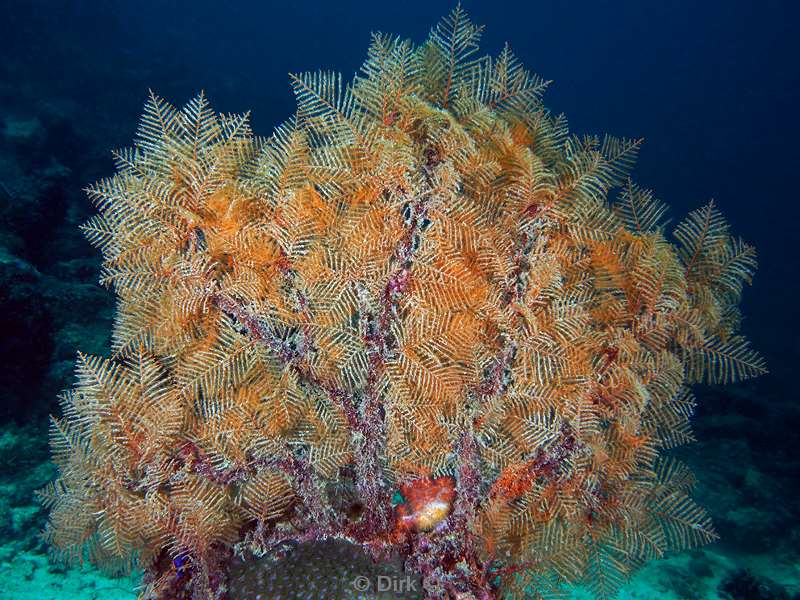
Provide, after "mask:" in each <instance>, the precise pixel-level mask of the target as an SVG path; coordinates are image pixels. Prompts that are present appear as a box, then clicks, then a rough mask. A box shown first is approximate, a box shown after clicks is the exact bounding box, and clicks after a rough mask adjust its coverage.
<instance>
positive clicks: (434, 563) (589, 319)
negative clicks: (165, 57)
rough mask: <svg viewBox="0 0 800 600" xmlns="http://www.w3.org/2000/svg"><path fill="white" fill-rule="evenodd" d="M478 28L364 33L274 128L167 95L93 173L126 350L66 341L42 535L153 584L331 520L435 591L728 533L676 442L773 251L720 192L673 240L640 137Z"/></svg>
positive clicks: (176, 591)
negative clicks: (552, 85) (91, 348)
mask: <svg viewBox="0 0 800 600" xmlns="http://www.w3.org/2000/svg"><path fill="white" fill-rule="evenodd" d="M480 34H481V28H480V27H477V26H475V25H474V24H472V23H471V22H470V21H469V20H468V18H467V16H466V14H465V13H464V11H463V10H462V9H461V8H460V7H459V8H456V9H455V10H454V11H453V12H452V13H451V14H450V15H449V16H448V17H447V18H445V19H444V20H443V22H442V23H441V24H439V25H438V26H437V27H435V28H434V29H433V31H432V32H431V35H430V37H429V39H428V41H427V42H425V43H424V44H423V45H421V46H419V47H414V46H413V45H412V44H411V43H409V42H406V41H403V40H399V39H396V38H393V37H390V36H386V35H382V34H376V35H374V36H373V39H372V45H371V47H370V49H369V54H368V58H367V61H366V63H365V64H364V66H363V67H362V70H361V72H360V73H359V74H358V76H357V77H356V78H355V79H354V80H353V81H352V82H351V83H350V84H345V83H343V82H342V79H341V77H340V76H338V75H335V74H332V73H327V72H320V73H312V74H301V75H294V76H292V78H291V79H292V86H293V87H294V91H295V94H296V96H297V102H298V109H297V113H296V115H295V116H294V117H293V118H292V119H290V120H289V121H288V122H287V123H285V124H283V125H281V126H280V127H278V128H277V129H276V130H275V133H274V134H273V135H272V137H270V138H269V139H261V138H258V137H254V136H253V135H252V133H251V131H250V128H249V125H248V118H247V115H241V116H239V115H217V114H215V113H214V112H213V111H212V110H211V109H210V107H209V104H208V102H207V100H206V98H205V96H204V95H202V94H201V95H200V96H198V97H197V98H195V99H194V100H192V101H191V102H190V103H189V104H188V105H187V106H186V107H184V108H183V109H180V110H178V109H176V108H175V107H173V106H171V105H170V104H168V103H167V102H165V101H164V100H162V99H160V98H158V97H157V96H155V95H152V94H151V97H150V99H149V101H148V102H147V105H146V107H145V114H144V116H143V118H142V124H141V127H140V129H139V132H138V134H137V137H136V142H135V145H134V147H133V148H132V149H127V150H123V151H119V152H117V153H116V154H115V156H116V160H117V174H116V175H114V176H113V177H111V178H110V179H107V180H104V181H101V182H99V183H98V184H96V185H94V186H92V187H91V188H90V189H89V195H90V196H91V198H92V200H93V201H94V202H95V204H96V205H97V207H98V210H99V214H98V215H97V216H95V217H94V218H93V219H92V220H91V221H89V222H88V223H87V224H86V225H85V226H84V230H85V232H86V234H87V236H88V238H89V239H90V240H91V241H92V243H94V244H95V245H96V246H97V247H99V248H100V249H101V251H102V253H103V257H104V264H103V272H102V276H101V281H102V283H103V284H104V285H107V286H109V287H110V288H112V289H113V290H114V292H115V293H116V295H117V298H118V304H117V314H116V320H115V323H114V332H113V356H112V357H111V358H109V359H100V358H94V357H87V356H83V355H81V356H79V358H78V366H77V376H78V381H77V385H76V387H75V389H74V390H73V391H71V392H68V393H66V394H65V395H64V396H63V399H62V405H63V411H64V415H63V417H62V418H58V419H55V418H54V419H53V427H52V439H53V455H54V459H55V461H56V462H57V464H58V465H59V467H60V469H61V473H60V476H59V478H58V480H57V481H56V482H55V483H53V484H52V485H51V486H49V487H48V488H47V489H46V490H44V491H42V493H41V495H42V498H43V500H44V502H45V504H46V505H47V506H48V507H49V508H50V510H51V519H50V523H49V525H48V528H47V531H46V534H45V535H46V538H47V539H48V540H49V541H50V543H51V544H52V547H53V548H54V549H56V550H57V551H58V552H60V553H62V554H64V555H65V556H67V557H69V558H72V559H81V558H82V557H83V556H85V553H88V555H89V556H90V557H91V558H92V559H94V560H96V561H98V562H101V563H106V564H108V563H111V562H114V564H117V563H119V561H123V562H125V563H127V564H131V563H136V564H138V565H140V566H141V567H143V568H144V569H145V570H146V578H145V587H144V591H143V592H142V597H143V598H181V597H193V598H212V597H219V596H221V595H222V594H223V593H224V591H225V590H226V589H229V586H228V584H227V581H228V578H229V576H230V573H229V570H230V565H231V564H232V562H233V563H235V565H236V567H235V569H234V571H235V575H234V583H233V588H232V589H234V590H236V589H239V590H250V589H251V587H252V585H254V583H253V582H257V581H258V580H259V579H258V571H259V570H262V575H264V573H266V572H267V571H268V573H269V575H268V576H266V575H264V577H266V579H264V577H262V579H264V580H265V581H266V580H267V579H270V578H272V579H273V580H274V577H275V576H276V574H278V575H280V574H281V573H289V572H290V571H291V569H288V568H287V569H280V568H277V570H276V569H275V568H273V567H271V566H264V565H265V564H268V565H272V564H273V562H274V560H278V558H276V557H280V556H282V555H284V554H286V552H287V551H288V550H287V549H289V548H292V547H298V548H300V547H302V548H303V549H304V550H303V551H302V552H304V553H305V554H303V556H305V555H306V554H307V555H309V556H311V555H314V552H318V549H316V550H315V549H314V544H321V545H323V546H324V545H325V544H329V545H331V544H332V545H331V547H332V548H341V547H344V548H348V550H347V552H351V549H352V548H353V547H356V549H357V550H358V551H359V552H363V553H366V555H368V556H370V557H372V559H374V560H376V561H384V562H386V561H392V560H394V561H400V564H402V565H403V567H404V568H405V569H406V570H407V571H408V572H410V573H411V574H413V576H414V577H419V580H420V582H421V585H422V587H423V589H424V594H425V595H426V597H428V598H445V597H447V598H462V599H463V598H499V597H522V596H523V595H525V594H534V595H547V594H549V593H556V592H558V591H559V590H561V589H563V587H564V586H565V585H567V584H571V583H578V582H583V583H586V584H587V585H588V586H589V587H590V588H591V589H592V590H593V591H594V592H595V593H596V595H597V596H599V597H608V596H610V595H613V593H614V592H615V590H616V589H618V588H619V586H620V585H621V584H622V583H623V581H624V580H625V577H626V576H627V575H628V573H629V572H630V571H631V570H632V569H633V568H635V567H637V566H639V565H641V564H642V563H643V562H645V561H647V560H650V559H653V558H657V557H659V556H661V555H662V554H663V553H664V552H665V551H666V550H667V549H668V548H686V547H692V546H696V545H698V544H703V543H706V542H708V541H710V540H713V539H714V538H715V534H714V531H713V529H712V526H711V523H710V521H709V519H708V517H707V516H706V514H705V512H704V511H703V509H701V508H699V507H698V506H697V505H695V504H694V502H693V501H692V500H691V499H690V498H689V496H688V493H689V491H690V489H691V486H692V481H693V479H692V476H691V474H690V472H689V470H688V469H687V467H686V466H685V465H683V464H681V463H680V462H678V461H676V460H674V459H671V458H668V457H665V456H664V451H665V450H668V449H670V448H672V447H674V446H676V445H678V444H682V443H684V442H687V441H689V440H691V439H692V433H691V429H690V426H689V418H690V416H691V414H692V410H693V407H694V400H693V398H692V395H691V391H690V389H689V387H688V386H689V385H690V384H691V383H693V382H698V381H712V382H728V381H733V380H737V379H741V378H744V377H750V376H754V375H758V374H760V373H762V372H764V364H763V361H762V359H761V358H760V357H759V356H758V355H757V354H756V353H755V352H754V351H753V350H751V349H750V348H749V346H748V345H747V342H746V341H744V339H743V338H742V337H741V336H740V334H739V333H738V332H737V327H738V321H739V319H738V312H737V305H738V301H739V297H740V294H741V291H742V286H743V284H744V283H749V282H750V279H751V277H752V273H753V270H754V268H755V253H754V251H753V249H752V248H751V247H750V246H748V245H746V244H744V243H743V242H741V241H740V240H738V239H737V238H732V237H731V236H730V235H729V233H728V227H727V224H726V223H725V221H724V219H723V218H722V216H721V215H720V213H719V212H718V211H717V209H716V207H715V205H714V204H713V203H710V204H709V205H707V206H706V207H704V208H702V209H700V210H699V211H696V212H694V213H692V214H691V215H690V216H689V217H688V218H687V219H686V221H684V222H682V223H681V224H680V225H678V227H677V229H676V231H675V238H676V240H677V243H675V244H673V243H672V242H670V240H669V239H668V238H667V237H666V233H665V224H664V214H665V207H664V205H663V204H661V203H660V202H659V201H658V200H656V199H655V197H654V195H653V193H652V192H650V191H648V190H646V189H643V188H641V187H639V186H638V185H636V184H635V183H633V182H632V181H631V180H630V179H629V177H630V172H631V168H632V166H633V164H634V162H635V159H636V155H637V153H638V151H639V147H640V145H641V141H640V140H626V139H616V138H611V137H604V138H602V139H601V138H596V137H591V136H589V137H578V136H574V135H570V134H569V133H568V130H567V125H566V121H565V120H564V118H563V117H560V116H559V117H554V116H552V115H551V114H550V113H549V112H548V111H547V110H546V109H545V108H544V106H543V105H542V103H541V100H540V98H541V94H542V92H543V91H544V89H545V87H546V85H547V82H546V81H544V80H543V79H541V78H539V77H538V76H536V75H533V74H531V73H530V72H528V71H527V70H525V69H524V68H523V67H522V66H521V64H520V63H519V61H518V60H517V59H516V58H515V57H514V55H513V54H512V52H511V50H510V49H509V48H508V47H506V48H505V49H504V50H503V51H502V52H501V54H500V56H499V57H497V58H487V57H484V58H480V57H478V56H477V54H476V53H477V49H478V42H479V39H480ZM610 197H616V200H615V201H614V202H611V203H609V198H610ZM325 540H328V541H325ZM331 540H333V541H331ZM348 544H349V546H348ZM321 547H322V546H321ZM324 547H327V546H324ZM234 555H237V556H238V558H236V559H235V560H234V558H233V557H234ZM248 557H249V558H248ZM257 557H265V558H257ZM265 560H266V561H267V562H266V563H265V562H264V561H265ZM284 560H290V559H284ZM295 562H296V557H295ZM286 564H294V563H286ZM248 569H251V570H252V573H250V574H248ZM264 569H266V570H267V571H263V570H264ZM253 573H255V574H253ZM287 576H288V575H287ZM334 580H336V581H339V583H341V578H338V579H337V578H335V577H334ZM237 582H244V583H237ZM270 585H278V584H275V582H274V581H272V583H271V584H270ZM237 586H238V587H237ZM280 586H283V584H279V587H280ZM285 587H286V586H283V588H285ZM283 588H282V589H283ZM275 589H277V588H275ZM303 589H305V588H303ZM267 591H268V590H264V592H263V593H267ZM253 593H258V592H257V591H253ZM237 597H238V596H237Z"/></svg>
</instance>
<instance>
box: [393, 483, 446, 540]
mask: <svg viewBox="0 0 800 600" xmlns="http://www.w3.org/2000/svg"><path fill="white" fill-rule="evenodd" d="M455 485H456V483H455V480H454V479H453V478H452V477H437V478H435V479H431V478H429V477H426V478H423V479H415V480H414V481H411V482H409V483H404V484H403V485H401V486H400V493H401V494H402V495H403V498H404V499H405V502H403V503H402V504H399V505H398V506H397V507H396V509H395V515H396V520H395V525H396V529H398V530H402V531H417V532H421V531H431V530H432V529H434V528H435V527H436V526H437V525H438V524H439V523H441V522H442V521H444V520H445V519H446V518H447V516H448V515H449V514H450V511H451V510H452V507H453V500H454V499H455V496H456V490H455Z"/></svg>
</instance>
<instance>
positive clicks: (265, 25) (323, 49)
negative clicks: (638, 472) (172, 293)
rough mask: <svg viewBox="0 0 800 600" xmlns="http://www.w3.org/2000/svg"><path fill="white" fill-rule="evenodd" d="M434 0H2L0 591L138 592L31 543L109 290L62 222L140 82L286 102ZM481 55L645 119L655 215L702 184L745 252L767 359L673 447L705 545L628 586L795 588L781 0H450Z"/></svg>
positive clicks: (769, 592)
mask: <svg viewBox="0 0 800 600" xmlns="http://www.w3.org/2000/svg"><path fill="white" fill-rule="evenodd" d="M452 7H453V4H452V3H448V2H441V1H428V2H419V1H404V0H397V1H395V2H352V1H347V0H340V1H336V2H304V1H298V2H288V3H284V2H280V3H277V2H254V1H235V0H234V1H231V2H210V1H208V0H196V1H194V2H188V1H175V2H172V1H168V0H164V1H154V0H136V1H133V0H130V1H126V0H106V1H100V0H97V1H88V0H73V1H61V0H0V49H2V53H0V331H1V332H2V336H1V337H0V598H8V599H22V598H31V599H33V598H36V599H37V600H44V599H51V598H52V599H59V598H131V599H132V598H135V592H134V591H133V587H134V585H135V584H136V581H135V576H134V579H130V578H127V579H112V578H108V577H106V576H104V575H101V574H98V573H97V572H96V571H94V570H93V569H92V568H91V567H90V566H88V565H87V566H85V567H83V568H82V569H66V568H64V567H61V566H59V565H58V564H56V563H54V562H51V561H49V559H48V558H47V557H46V547H45V545H44V544H43V542H42V540H41V539H40V538H39V536H38V532H39V531H40V530H41V529H42V528H43V527H44V523H45V520H46V516H47V513H46V511H45V510H44V509H43V508H42V507H41V506H40V505H39V504H38V503H37V502H36V500H35V499H34V497H33V490H35V489H37V488H40V487H41V486H42V485H44V484H45V483H46V482H47V481H49V480H50V479H51V478H52V477H53V475H54V469H53V467H52V465H51V464H50V463H49V459H48V457H49V451H48V448H47V439H48V437H47V435H48V434H47V427H48V414H51V413H53V414H57V413H58V412H59V407H58V400H57V396H58V394H59V392H60V391H61V390H63V389H65V388H67V387H68V386H69V385H70V384H71V381H72V370H73V362H74V359H75V353H76V351H78V350H81V351H83V352H87V353H91V354H97V355H107V354H108V347H109V335H110V329H111V324H112V321H113V311H114V303H113V298H112V296H111V294H110V293H109V292H108V291H106V290H104V289H103V288H101V287H100V286H98V285H97V279H98V276H99V269H100V257H99V255H98V253H97V252H96V250H95V249H94V248H92V247H91V246H90V244H89V243H88V242H87V241H86V240H84V238H83V236H82V234H81V232H80V231H79V229H78V226H79V225H80V224H81V223H82V222H84V221H85V220H86V219H88V218H89V217H90V216H91V215H92V214H93V213H94V209H93V207H92V205H91V203H90V201H89V200H88V199H87V197H86V194H85V193H84V192H83V188H85V187H86V186H87V185H89V184H91V183H93V182H95V181H97V180H98V179H100V178H103V177H106V176H109V175H111V174H112V172H113V169H114V166H113V161H112V157H111V154H110V150H112V149H116V148H121V147H125V146H128V145H129V144H130V142H131V140H132V137H133V135H134V132H135V131H136V128H137V123H138V119H139V116H140V114H141V111H142V107H143V105H144V102H145V100H146V98H147V94H148V90H149V89H152V90H153V91H154V92H156V93H157V94H158V95H159V96H161V97H163V98H165V99H167V100H169V101H170V102H173V103H175V104H176V105H182V104H183V103H185V102H186V101H188V100H189V99H190V98H192V97H193V96H194V95H195V94H196V93H197V92H198V91H200V90H204V91H205V93H206V95H207V96H208V98H209V99H210V101H211V103H212V106H213V107H214V109H215V110H216V111H219V112H224V113H239V112H244V111H251V114H252V125H253V129H254V131H255V133H257V134H260V135H269V134H270V132H271V131H272V129H273V127H275V126H276V125H278V124H279V123H281V122H283V121H284V120H286V119H287V118H288V117H289V116H290V115H291V114H292V113H293V111H294V107H295V101H294V97H293V94H292V90H291V87H290V84H289V77H288V74H289V73H299V72H304V71H314V70H318V69H330V70H334V71H339V72H341V73H342V74H343V75H344V77H345V79H349V78H350V77H351V76H352V75H353V74H354V73H355V72H356V71H357V69H358V68H359V66H360V65H361V63H362V61H363V60H364V58H365V55H366V49H367V46H368V44H369V41H370V33H371V32H375V31H382V32H387V33H392V34H396V35H399V36H401V37H403V38H409V39H411V40H413V41H414V42H417V43H420V42H422V41H423V40H424V39H425V37H426V36H427V34H428V32H429V30H430V28H431V26H432V25H433V24H435V23H436V22H437V21H438V20H439V19H440V18H441V17H442V16H444V15H445V14H446V13H447V12H448V11H449V10H451V8H452ZM463 7H464V8H465V9H466V11H467V12H468V13H469V15H470V17H471V18H472V20H473V21H474V22H476V23H480V24H483V25H485V32H484V36H483V40H482V50H483V52H484V53H491V54H497V53H498V52H499V51H500V50H501V49H502V47H503V44H504V43H505V42H508V43H509V44H510V46H511V48H512V49H513V51H514V52H515V53H516V55H517V56H518V57H519V59H520V60H521V61H522V63H523V64H524V65H525V66H526V67H527V68H528V69H530V70H532V71H534V72H536V73H537V74H539V75H541V76H542V77H544V78H545V79H551V80H553V84H552V85H551V86H550V88H549V89H548V91H547V92H546V94H545V96H544V102H545V104H546V106H547V107H548V108H549V109H550V110H552V111H553V112H554V113H562V112H563V113H565V114H566V116H567V118H568V121H569V124H570V129H571V130H572V131H573V132H577V133H580V134H584V133H585V134H599V135H602V134H604V133H609V134H612V135H615V136H622V137H643V138H644V140H645V142H644V145H643V147H642V150H641V153H640V156H639V160H638V165H637V167H636V169H635V172H634V176H635V179H636V181H637V182H639V183H640V184H641V185H643V186H645V187H648V188H651V189H653V190H655V192H656V195H657V196H658V197H659V198H660V199H662V200H663V201H664V202H666V203H667V204H668V205H669V206H670V213H669V216H670V218H671V219H672V224H673V225H674V224H676V223H678V222H679V221H680V220H681V219H682V218H683V217H684V216H685V215H686V214H687V213H688V212H689V211H691V210H693V209H695V208H698V207H699V206H701V205H703V204H705V203H706V202H707V201H708V200H709V199H711V198H713V199H715V201H716V204H717V207H718V208H719V209H720V210H721V212H722V213H723V214H724V215H725V216H726V218H727V219H728V220H729V222H730V224H731V229H732V231H733V232H734V233H735V234H736V235H738V236H741V237H742V238H743V239H744V240H745V241H747V242H748V243H751V244H753V245H755V247H756V248H757V250H758V262H759V268H758V271H757V273H756V276H755V278H754V281H753V285H752V286H749V287H747V288H746V289H745V292H744V300H743V315H744V320H743V323H742V330H743V331H744V333H746V334H747V336H748V337H749V338H750V339H751V340H752V345H753V347H754V348H757V349H758V350H759V351H760V352H761V353H762V354H763V356H764V357H765V359H766V362H767V364H768V368H769V374H768V375H765V376H762V377H760V378H757V379H753V380H749V381H746V382H742V383H739V384H736V385H732V386H725V387H709V386H697V388H696V390H695V391H696V394H697V397H698V408H697V412H696V414H695V416H694V419H693V424H694V428H695V432H696V437H697V440H698V441H697V442H696V443H695V444H692V445H689V446H686V447H683V448H681V449H680V450H679V451H678V454H679V455H680V456H681V457H682V458H684V459H685V460H686V461H687V462H688V463H689V464H691V466H692V467H693V469H694V470H695V473H696V475H697V479H698V487H697V490H696V493H695V497H696V498H697V499H698V501H699V502H700V503H701V504H703V505H704V506H706V507H707V508H708V510H709V513H710V515H711V517H712V519H713V521H714V524H715V526H716V528H717V531H718V533H719V535H720V540H719V541H718V542H716V543H715V544H713V545H711V546H708V547H704V548H703V549H701V550H695V551H692V552H686V553H683V554H678V555H674V556H671V557H668V558H667V559H666V560H665V561H661V562H660V563H655V564H653V565H651V566H648V567H646V568H645V570H644V571H642V572H641V573H640V574H639V575H637V576H635V577H634V579H633V581H632V582H631V583H630V584H629V586H628V587H627V588H625V590H624V591H623V592H622V594H623V596H622V597H626V598H639V599H645V598H658V597H663V598H670V599H672V598H680V599H687V600H688V599H693V598H698V599H706V598H725V599H734V600H745V599H773V598H774V599H789V598H800V500H798V498H799V497H800V450H798V449H799V448H800V403H798V392H797V384H798V381H800V378H799V377H798V370H800V326H799V325H798V323H799V322H800V199H799V194H798V192H799V191H800V119H799V118H798V115H800V33H799V31H798V28H799V27H800V3H798V2H793V1H789V0H784V1H779V0H762V1H759V2H756V1H742V0H704V1H689V0H660V1H645V2H642V1H633V0H616V1H610V0H596V1H589V0H573V1H569V2H566V1H564V2H555V1H553V0H541V1H539V0H530V1H528V2H510V1H505V0H495V1H492V2H487V1H477V0H475V1H466V2H464V3H463Z"/></svg>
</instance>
